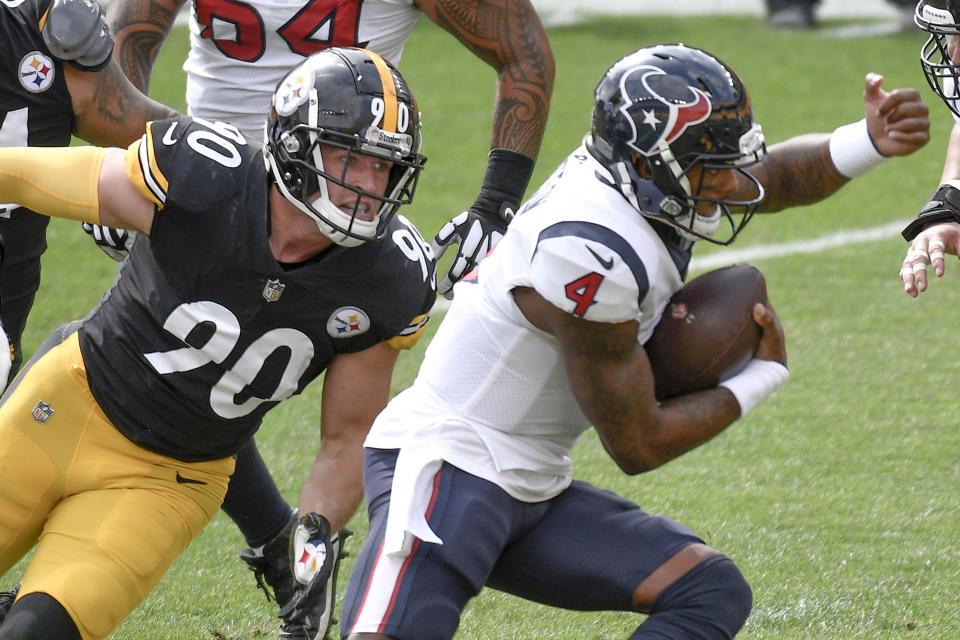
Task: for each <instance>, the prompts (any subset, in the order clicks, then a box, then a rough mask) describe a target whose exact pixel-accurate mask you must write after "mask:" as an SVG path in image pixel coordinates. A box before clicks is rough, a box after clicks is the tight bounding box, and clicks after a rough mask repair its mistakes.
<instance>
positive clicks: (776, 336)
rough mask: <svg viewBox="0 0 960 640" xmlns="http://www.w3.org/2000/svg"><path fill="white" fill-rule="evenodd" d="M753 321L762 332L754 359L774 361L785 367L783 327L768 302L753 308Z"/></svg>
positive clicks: (760, 303) (785, 352)
mask: <svg viewBox="0 0 960 640" xmlns="http://www.w3.org/2000/svg"><path fill="white" fill-rule="evenodd" d="M753 319H754V321H755V322H756V323H757V324H758V325H760V330H761V331H762V332H763V333H762V335H761V336H760V344H758V345H757V351H756V353H755V354H754V356H755V357H757V358H760V359H762V360H775V361H776V362H779V363H780V364H782V365H783V366H787V347H786V341H785V340H784V337H783V327H782V326H780V319H779V318H778V317H777V313H776V312H775V311H774V310H773V306H772V305H771V304H770V301H769V300H767V301H765V302H758V303H757V304H755V305H754V306H753Z"/></svg>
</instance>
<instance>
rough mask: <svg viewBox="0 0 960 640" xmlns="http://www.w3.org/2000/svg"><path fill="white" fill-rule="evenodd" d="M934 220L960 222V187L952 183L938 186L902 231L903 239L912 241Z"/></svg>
mask: <svg viewBox="0 0 960 640" xmlns="http://www.w3.org/2000/svg"><path fill="white" fill-rule="evenodd" d="M934 222H960V189H957V188H956V187H954V186H953V185H950V184H942V185H940V186H939V187H937V190H936V191H934V192H933V195H932V196H930V199H929V200H928V201H927V204H925V205H924V206H923V209H921V210H920V213H918V214H917V218H916V219H915V220H913V221H912V222H911V223H910V224H908V225H907V226H906V228H905V229H904V230H903V231H902V232H901V233H902V235H903V239H904V240H906V241H907V242H910V241H911V240H913V239H914V238H916V237H917V236H918V235H920V232H921V231H923V229H924V227H926V226H927V225H928V224H933V223H934Z"/></svg>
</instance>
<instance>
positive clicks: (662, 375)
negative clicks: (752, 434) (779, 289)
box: [644, 264, 767, 400]
mask: <svg viewBox="0 0 960 640" xmlns="http://www.w3.org/2000/svg"><path fill="white" fill-rule="evenodd" d="M766 301H767V285H766V281H765V280H764V278H763V274H762V273H760V271H759V270H758V269H757V268H756V267H753V266H751V265H749V264H735V265H732V266H729V267H723V268H722V269H717V270H715V271H710V272H707V273H704V274H703V275H701V276H698V277H696V278H694V279H693V280H691V281H690V282H688V283H686V284H685V285H684V286H683V288H681V289H680V290H679V291H677V292H676V293H675V294H673V297H672V298H670V302H669V303H667V307H666V308H665V309H664V311H663V316H662V317H661V318H660V322H659V323H658V324H657V327H656V328H655V329H654V330H653V335H652V336H651V337H650V339H649V340H648V341H647V343H646V345H644V346H645V347H646V350H647V356H649V358H650V366H651V367H652V368H653V375H654V380H655V381H656V397H657V400H666V399H667V398H672V397H674V396H679V395H683V394H687V393H693V392H694V391H702V390H703V389H709V388H712V387H715V386H717V384H718V383H719V382H720V381H721V380H724V379H726V378H728V377H730V376H732V375H733V374H735V373H737V372H739V371H740V370H741V369H743V368H744V367H745V366H746V365H747V362H749V361H750V359H751V358H752V357H753V354H754V352H755V351H756V349H757V344H758V343H759V342H760V326H759V325H758V324H757V323H756V322H754V320H753V306H754V304H755V303H757V302H766Z"/></svg>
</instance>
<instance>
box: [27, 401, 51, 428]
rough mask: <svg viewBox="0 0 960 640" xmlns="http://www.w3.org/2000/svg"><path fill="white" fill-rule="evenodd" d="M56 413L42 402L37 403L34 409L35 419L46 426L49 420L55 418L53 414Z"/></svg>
mask: <svg viewBox="0 0 960 640" xmlns="http://www.w3.org/2000/svg"><path fill="white" fill-rule="evenodd" d="M54 413H56V411H54V410H53V409H52V408H51V407H50V405H48V404H47V403H46V402H44V401H43V400H41V401H40V402H38V403H37V406H35V407H34V408H33V419H34V420H36V421H37V422H39V423H40V424H44V423H45V422H46V421H47V420H49V419H50V418H52V417H53V414H54Z"/></svg>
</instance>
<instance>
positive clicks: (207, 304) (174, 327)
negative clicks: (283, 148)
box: [80, 117, 435, 461]
mask: <svg viewBox="0 0 960 640" xmlns="http://www.w3.org/2000/svg"><path fill="white" fill-rule="evenodd" d="M127 167H128V175H129V177H130V179H131V182H133V183H134V185H135V186H137V188H138V189H139V190H140V191H141V193H144V194H145V195H148V196H149V197H150V198H151V199H153V200H154V202H155V203H157V212H156V215H155V217H154V221H153V226H152V228H151V230H150V234H149V237H146V236H144V237H141V238H139V239H138V240H137V242H136V243H135V245H134V247H133V250H132V251H131V254H130V257H129V259H128V260H127V261H126V262H125V263H124V264H123V265H122V267H121V269H120V272H119V274H118V277H117V280H116V282H115V283H114V285H113V286H112V287H111V289H110V290H108V291H107V292H106V293H105V294H104V297H103V299H102V300H101V302H100V304H99V305H98V306H97V308H96V309H95V310H94V311H93V312H92V313H91V315H90V316H89V317H87V318H86V319H85V320H84V321H83V323H82V325H81V328H80V346H81V350H82V353H83V357H84V362H85V363H86V366H87V370H88V378H89V383H90V388H91V390H92V391H93V394H94V396H95V397H96V399H97V401H98V403H99V404H100V406H101V407H102V408H103V410H104V412H105V413H106V415H107V416H108V417H109V418H110V420H111V421H112V422H113V423H114V424H116V426H117V427H118V428H119V429H120V430H121V431H122V432H123V433H124V434H125V435H126V436H127V437H129V438H130V439H131V440H133V441H134V442H137V443H139V444H141V445H142V446H144V447H146V448H148V449H150V450H153V451H156V452H159V453H162V454H165V455H169V456H171V457H175V458H178V459H181V460H187V461H193V460H204V459H214V458H221V457H225V456H229V455H232V454H234V453H235V452H236V451H237V449H238V448H239V447H240V445H241V444H242V443H244V442H245V441H246V440H247V439H248V438H249V437H250V436H251V434H252V433H253V432H254V431H255V430H256V429H257V427H258V426H259V424H260V421H261V419H262V417H263V415H264V414H265V413H266V412H267V411H268V410H269V409H271V408H272V407H274V406H275V405H276V404H277V403H278V402H280V401H281V400H283V399H285V398H287V397H289V396H291V395H292V394H295V393H299V392H300V391H301V390H302V389H303V388H304V387H305V386H306V384H307V383H308V382H310V381H311V380H313V379H314V378H316V377H317V376H318V375H319V374H320V373H321V372H323V371H324V369H326V367H327V365H328V364H329V363H330V361H331V359H332V358H334V357H335V356H336V355H337V354H339V353H351V352H356V351H360V350H363V349H366V348H368V347H371V346H373V345H375V344H377V343H379V342H383V341H387V340H390V341H392V342H394V343H396V342H403V341H404V339H405V336H409V338H407V340H408V341H409V342H410V343H412V342H413V341H415V340H416V338H417V337H419V334H420V332H421V329H422V326H423V324H424V323H425V321H426V314H427V313H428V311H429V309H430V307H431V306H432V304H433V301H434V298H435V273H434V266H435V265H434V263H433V260H432V255H431V252H430V251H429V246H428V245H426V243H424V241H423V239H422V237H421V236H420V234H419V233H418V232H417V231H416V229H415V228H414V227H413V225H412V224H410V223H409V222H408V221H406V220H405V219H404V218H402V217H401V216H396V217H395V218H394V220H393V221H392V223H391V225H390V228H389V230H388V232H387V233H386V235H385V236H384V237H383V239H381V240H379V241H374V242H367V243H365V244H362V245H360V246H358V247H353V248H343V247H339V246H333V247H331V248H330V249H328V250H326V251H324V252H323V253H321V254H320V255H319V256H317V257H315V258H313V259H311V260H309V261H307V262H304V263H301V264H298V265H294V266H290V265H281V264H279V263H277V261H276V260H275V259H274V257H273V254H272V252H271V250H270V246H269V243H268V239H269V213H268V208H267V207H268V205H267V202H268V200H267V196H268V189H269V184H268V180H267V172H266V170H265V165H264V159H263V155H262V153H261V152H260V151H259V148H258V147H250V146H247V145H246V144H245V143H244V142H243V138H242V136H240V135H239V133H238V132H237V131H236V129H234V128H233V127H231V126H229V125H224V124H223V123H211V122H207V121H204V120H201V119H194V118H189V117H181V118H177V119H173V120H166V121H161V122H154V123H151V125H150V126H149V127H148V129H147V133H146V135H144V137H143V138H142V139H141V140H140V141H139V142H137V143H134V144H133V145H131V147H130V150H129V151H128V152H127Z"/></svg>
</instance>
